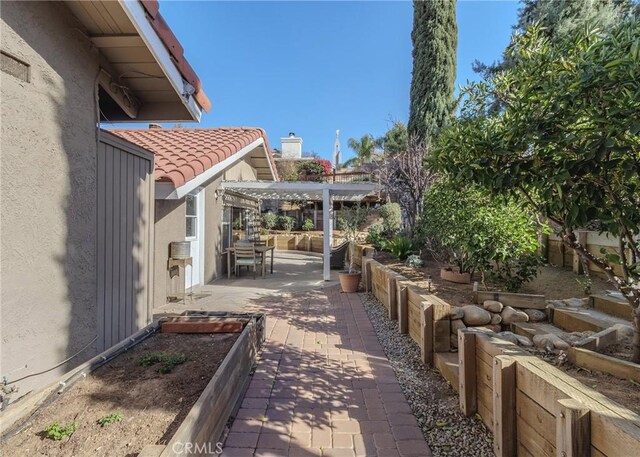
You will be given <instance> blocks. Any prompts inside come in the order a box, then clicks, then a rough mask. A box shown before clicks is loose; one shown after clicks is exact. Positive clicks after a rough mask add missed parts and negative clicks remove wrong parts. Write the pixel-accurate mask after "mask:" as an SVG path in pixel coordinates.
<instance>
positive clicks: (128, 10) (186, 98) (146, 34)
mask: <svg viewBox="0 0 640 457" xmlns="http://www.w3.org/2000/svg"><path fill="white" fill-rule="evenodd" d="M118 3H119V4H120V6H121V7H122V9H123V11H124V12H125V14H126V15H127V17H128V18H129V20H130V21H131V23H132V24H133V25H134V27H135V28H136V30H137V32H138V34H139V35H140V37H141V38H142V40H143V41H144V42H145V44H146V45H147V48H148V49H149V51H150V52H151V54H152V55H153V56H154V58H155V59H156V61H157V62H158V65H160V68H161V69H162V72H163V73H164V74H165V76H166V77H167V80H168V81H169V83H170V84H171V86H172V87H173V88H174V90H175V91H176V93H177V94H178V96H179V98H180V100H181V102H182V104H183V105H184V106H185V108H186V109H187V111H188V113H189V115H190V116H191V118H190V119H184V120H185V121H187V120H192V121H196V122H200V119H201V117H202V108H201V107H200V105H199V104H198V103H197V101H196V99H195V97H194V94H193V93H191V94H190V93H189V91H188V86H187V84H186V82H185V81H184V79H183V78H182V75H181V74H180V71H179V70H178V68H177V66H176V65H175V63H174V62H173V60H172V59H171V55H170V54H169V51H168V50H167V48H166V47H165V45H164V43H163V42H162V40H161V38H160V37H159V36H158V34H157V32H156V31H155V30H154V29H153V27H152V25H151V23H150V22H149V21H148V20H147V16H146V14H147V13H146V11H145V9H144V7H143V5H142V3H140V2H139V1H127V0H118ZM205 98H206V96H205ZM207 101H208V100H207Z"/></svg>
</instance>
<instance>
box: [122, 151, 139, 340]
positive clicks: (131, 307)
mask: <svg viewBox="0 0 640 457" xmlns="http://www.w3.org/2000/svg"><path fill="white" fill-rule="evenodd" d="M127 156H128V157H127V169H126V170H125V172H126V176H127V199H126V202H127V227H126V228H127V245H126V253H127V278H126V279H127V280H126V284H127V288H126V306H127V322H126V328H127V335H126V336H128V335H131V334H132V333H134V332H135V331H136V330H137V329H136V328H135V323H134V317H135V316H134V314H135V304H136V302H135V297H134V296H133V290H134V283H135V281H134V278H133V264H134V262H135V258H134V257H133V219H134V217H135V209H134V207H133V201H132V197H131V196H132V195H133V192H134V191H135V185H134V184H135V183H134V182H133V176H134V175H133V167H134V165H135V162H137V161H138V160H141V159H139V158H138V157H136V156H134V155H133V154H127Z"/></svg>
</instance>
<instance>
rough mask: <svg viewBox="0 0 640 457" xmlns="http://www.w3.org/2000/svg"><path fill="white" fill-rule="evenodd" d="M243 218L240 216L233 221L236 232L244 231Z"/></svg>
mask: <svg viewBox="0 0 640 457" xmlns="http://www.w3.org/2000/svg"><path fill="white" fill-rule="evenodd" d="M242 222H243V221H242V217H241V216H238V217H236V219H235V220H234V221H233V229H234V230H242V225H243V224H242Z"/></svg>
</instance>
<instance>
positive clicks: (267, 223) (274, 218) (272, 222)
mask: <svg viewBox="0 0 640 457" xmlns="http://www.w3.org/2000/svg"><path fill="white" fill-rule="evenodd" d="M262 225H263V226H264V228H266V229H267V230H273V229H274V228H276V225H278V215H277V214H276V213H274V212H273V211H267V212H266V213H264V214H263V215H262Z"/></svg>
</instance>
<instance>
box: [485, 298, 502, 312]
mask: <svg viewBox="0 0 640 457" xmlns="http://www.w3.org/2000/svg"><path fill="white" fill-rule="evenodd" d="M482 307H483V308H484V309H486V310H487V311H490V312H492V313H499V312H500V311H502V308H503V307H504V306H503V305H502V303H500V302H499V301H496V300H485V301H484V303H482Z"/></svg>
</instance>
